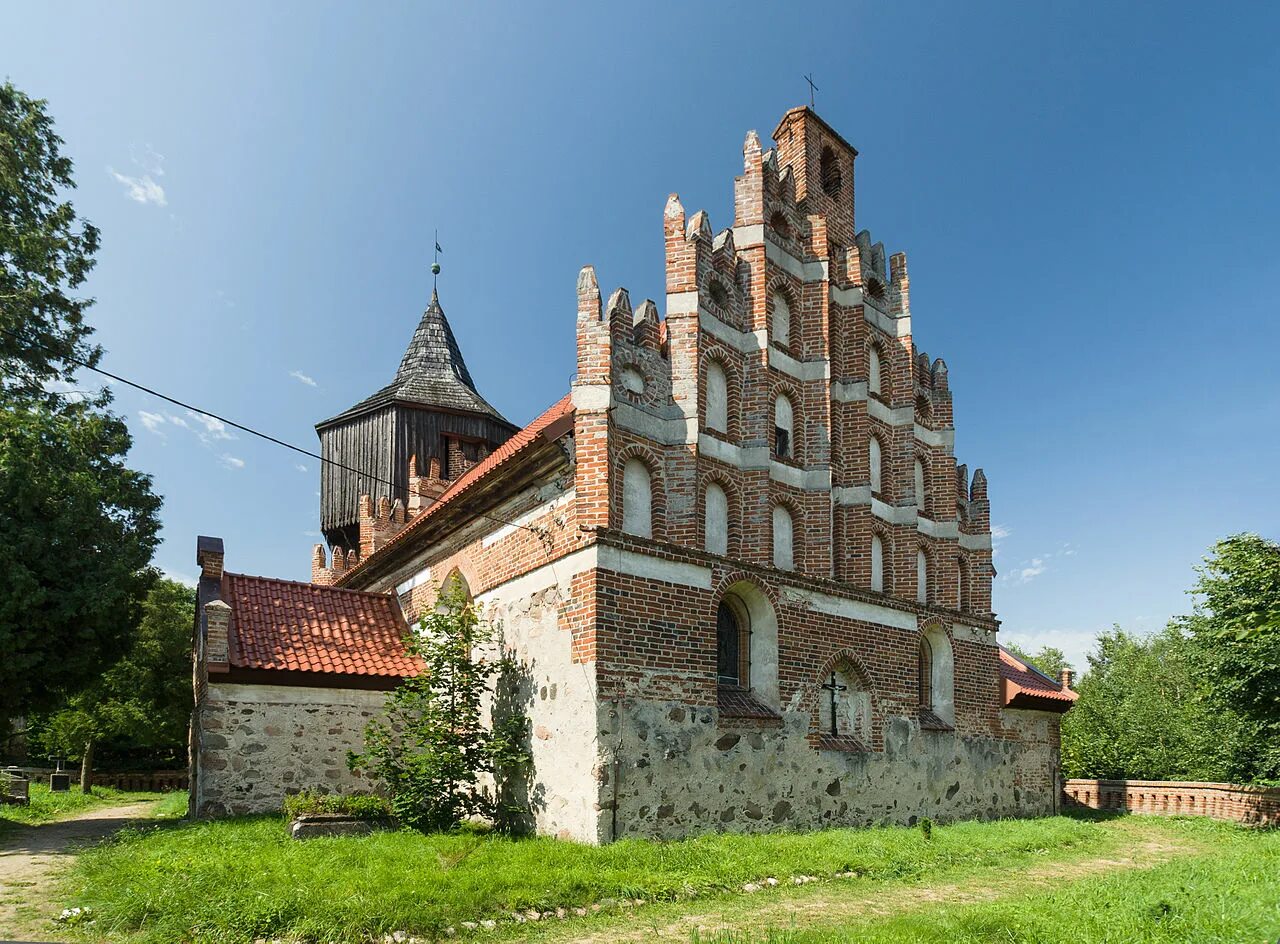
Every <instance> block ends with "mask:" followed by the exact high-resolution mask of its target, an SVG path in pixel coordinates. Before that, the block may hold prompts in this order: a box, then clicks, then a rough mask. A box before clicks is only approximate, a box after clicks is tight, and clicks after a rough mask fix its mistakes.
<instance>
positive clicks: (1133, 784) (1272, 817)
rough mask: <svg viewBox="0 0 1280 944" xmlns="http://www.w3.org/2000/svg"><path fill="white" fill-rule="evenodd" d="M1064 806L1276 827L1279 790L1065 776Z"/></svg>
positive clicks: (1190, 782) (1229, 785) (1279, 823)
mask: <svg viewBox="0 0 1280 944" xmlns="http://www.w3.org/2000/svg"><path fill="white" fill-rule="evenodd" d="M1063 798H1064V802H1065V803H1066V804H1067V805H1068V806H1075V807H1084V808H1088V809H1093V810H1117V811H1125V812H1129V813H1152V814H1158V815H1165V816H1175V815H1193V816H1210V817H1212V818H1213V819H1224V820H1231V821H1233V822H1237V823H1247V824H1249V825H1251V826H1280V788H1274V787H1249V786H1239V785H1237V784H1230V783H1201V782H1196V781H1176V780H1068V781H1066V783H1065V784H1063Z"/></svg>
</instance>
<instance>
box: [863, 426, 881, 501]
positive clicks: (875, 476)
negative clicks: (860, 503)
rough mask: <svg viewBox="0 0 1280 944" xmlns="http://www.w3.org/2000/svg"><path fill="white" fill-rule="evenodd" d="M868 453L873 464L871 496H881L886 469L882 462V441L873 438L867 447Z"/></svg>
mask: <svg viewBox="0 0 1280 944" xmlns="http://www.w3.org/2000/svg"><path fill="white" fill-rule="evenodd" d="M867 452H868V458H869V460H870V462H871V494H872V495H879V494H880V491H881V489H882V488H883V487H884V477H883V473H884V469H883V465H882V463H881V460H880V440H878V439H876V437H874V436H872V437H871V441H870V442H869V443H868V445H867Z"/></svg>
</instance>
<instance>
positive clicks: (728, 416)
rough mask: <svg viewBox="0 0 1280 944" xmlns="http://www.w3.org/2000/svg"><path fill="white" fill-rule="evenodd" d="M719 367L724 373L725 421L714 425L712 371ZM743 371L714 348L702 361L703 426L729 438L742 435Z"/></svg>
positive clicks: (733, 438)
mask: <svg viewBox="0 0 1280 944" xmlns="http://www.w3.org/2000/svg"><path fill="white" fill-rule="evenodd" d="M713 366H715V367H718V368H719V369H720V372H721V373H722V374H723V375H724V396H725V399H724V423H723V425H722V426H713V425H712V423H711V395H712V389H711V381H710V377H711V371H712V367H713ZM741 409H742V373H741V371H740V370H739V369H738V367H737V365H736V364H734V363H733V361H732V359H731V358H729V357H727V356H725V355H724V354H722V353H721V352H720V351H718V350H716V349H714V348H712V349H711V350H710V352H709V353H708V354H707V356H706V357H704V358H703V361H702V428H703V429H707V430H711V431H712V432H715V433H719V434H720V435H721V436H724V437H725V438H727V439H731V440H737V439H739V438H741V436H742V417H741Z"/></svg>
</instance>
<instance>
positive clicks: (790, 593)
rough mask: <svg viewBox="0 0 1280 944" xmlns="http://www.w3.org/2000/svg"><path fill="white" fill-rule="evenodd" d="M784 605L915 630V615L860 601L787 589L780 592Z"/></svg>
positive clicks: (810, 591) (811, 591)
mask: <svg viewBox="0 0 1280 944" xmlns="http://www.w3.org/2000/svg"><path fill="white" fill-rule="evenodd" d="M782 599H783V602H784V603H793V604H794V603H799V604H800V605H802V606H805V607H807V608H808V609H810V610H813V611H815V612H818V613H826V614H828V615H830V616H841V617H844V618H845V619H854V620H861V621H862V622H864V623H876V624H878V625H880V626H892V627H894V628H895V629H909V630H913V631H914V630H915V629H916V614H915V613H913V612H906V611H903V610H895V609H892V608H890V607H887V606H877V605H876V604H874V603H865V602H863V601H862V600H850V599H847V598H845V597H836V596H831V595H830V594H827V593H818V592H816V591H813V590H799V589H795V588H793V587H788V588H786V589H784V590H783V591H782Z"/></svg>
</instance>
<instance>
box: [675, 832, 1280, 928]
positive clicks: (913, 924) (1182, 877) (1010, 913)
mask: <svg viewBox="0 0 1280 944" xmlns="http://www.w3.org/2000/svg"><path fill="white" fill-rule="evenodd" d="M1181 827H1182V828H1184V829H1187V830H1194V831H1196V832H1199V833H1200V834H1201V835H1202V837H1203V838H1205V839H1208V840H1210V842H1211V849H1210V851H1208V852H1205V853H1202V854H1199V855H1192V856H1187V857H1185V858H1178V859H1174V860H1172V861H1168V862H1166V863H1164V864H1161V865H1157V866H1154V867H1152V868H1147V869H1130V870H1124V871H1113V872H1109V873H1106V874H1099V875H1095V876H1093V877H1088V878H1082V879H1079V880H1076V881H1070V882H1065V883H1063V884H1061V885H1059V886H1058V887H1056V888H1049V889H1044V890H1038V891H1037V892H1036V893H1034V894H1026V893H1022V894H1018V893H1016V892H1015V893H1014V894H1011V895H1008V896H1005V897H999V898H997V899H996V900H993V901H984V902H981V903H977V904H966V903H953V904H934V905H931V906H929V907H920V908H914V909H911V910H909V911H906V912H904V913H902V914H899V915H895V916H893V917H889V918H881V919H871V920H850V921H842V922H838V923H837V924H835V925H833V926H828V927H823V928H817V929H814V928H798V927H790V928H788V927H781V928H773V929H764V930H750V931H739V932H732V931H730V932H722V933H719V934H713V935H710V936H701V938H700V940H701V941H702V942H704V944H835V942H844V941H858V942H860V944H904V942H912V944H934V942H938V944H941V942H947V944H993V942H997V941H998V942H1002V944H1006V942H1007V944H1081V942H1117V944H1119V942H1124V944H1157V942H1160V944H1166V942H1167V944H1173V942H1186V944H1228V942H1229V944H1241V942H1257V944H1264V942H1266V944H1270V942H1273V941H1275V940H1277V938H1278V937H1280V831H1277V830H1269V831H1257V830H1246V829H1242V828H1238V827H1231V826H1226V825H1221V824H1215V823H1210V822H1208V821H1199V822H1195V821H1185V822H1183V823H1182V824H1181Z"/></svg>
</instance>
